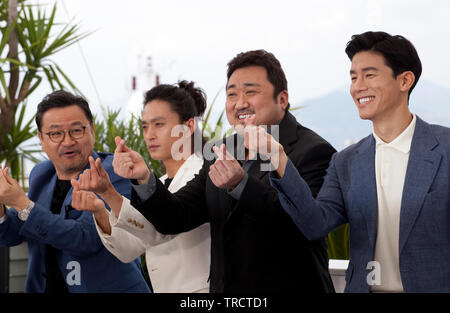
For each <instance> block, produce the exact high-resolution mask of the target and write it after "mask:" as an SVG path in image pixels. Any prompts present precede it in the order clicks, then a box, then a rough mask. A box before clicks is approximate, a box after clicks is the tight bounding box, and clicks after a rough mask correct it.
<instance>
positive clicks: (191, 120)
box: [184, 117, 196, 135]
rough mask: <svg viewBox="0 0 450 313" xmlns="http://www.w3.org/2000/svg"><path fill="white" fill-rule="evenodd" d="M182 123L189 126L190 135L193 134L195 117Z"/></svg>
mask: <svg viewBox="0 0 450 313" xmlns="http://www.w3.org/2000/svg"><path fill="white" fill-rule="evenodd" d="M184 124H185V125H186V126H187V127H189V131H190V132H191V135H193V134H194V131H195V127H196V125H195V119H194V118H193V117H191V118H190V119H188V120H187V121H186V122H184Z"/></svg>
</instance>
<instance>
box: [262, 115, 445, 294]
mask: <svg viewBox="0 0 450 313" xmlns="http://www.w3.org/2000/svg"><path fill="white" fill-rule="evenodd" d="M449 166H450V129H449V128H446V127H442V126H438V125H430V124H428V123H426V122H424V121H423V120H421V119H420V118H418V117H417V121H416V127H415V132H414V136H413V139H412V143H411V150H410V156H409V161H408V167H407V172H406V177H405V183H404V189H403V195H402V202H401V211H400V234H399V247H398V249H399V262H400V274H401V279H402V284H403V288H404V291H405V292H450V267H449V266H448V263H449V260H450V210H449V209H450V208H449V196H450V189H449V181H450V172H449ZM271 183H272V184H273V186H274V187H275V188H276V189H277V190H278V192H279V198H280V201H281V203H282V205H283V207H284V209H285V210H286V211H287V212H288V213H289V215H290V216H291V217H292V219H293V220H294V222H295V223H296V224H297V226H298V227H299V228H300V229H301V231H302V232H303V233H304V235H305V236H306V237H307V238H308V239H310V240H311V239H316V238H320V237H323V236H325V235H326V234H328V233H329V232H330V231H332V230H333V229H335V228H336V227H338V226H339V225H341V224H345V223H349V225H350V263H349V267H348V269H347V273H346V281H347V284H346V287H345V291H346V292H369V291H370V286H369V285H368V283H367V275H368V274H369V273H370V271H371V270H372V268H371V267H369V269H366V267H367V264H368V262H370V261H373V259H374V250H375V241H376V235H377V234H376V229H377V228H376V223H377V209H378V204H377V189H376V179H375V139H374V137H373V136H372V135H370V136H368V137H366V138H364V139H362V140H361V141H360V142H358V143H357V144H354V145H352V146H350V147H348V148H346V149H344V150H343V151H341V152H338V153H336V154H334V156H333V158H332V161H331V163H330V166H329V168H328V172H327V175H326V177H325V181H324V184H323V186H322V188H321V190H320V192H319V195H318V196H317V200H314V199H313V197H312V196H311V193H310V191H309V188H308V186H307V185H306V184H305V182H304V181H303V179H302V178H300V176H299V174H298V172H297V170H296V168H295V167H294V166H292V164H291V163H290V162H289V163H288V167H287V168H286V171H285V174H284V176H283V177H282V179H280V180H279V179H276V178H275V176H273V174H271ZM382 270H383V269H382V268H381V279H383V272H382Z"/></svg>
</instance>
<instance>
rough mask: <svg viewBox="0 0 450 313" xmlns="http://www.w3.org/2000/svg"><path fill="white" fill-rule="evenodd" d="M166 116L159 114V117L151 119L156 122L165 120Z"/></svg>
mask: <svg viewBox="0 0 450 313" xmlns="http://www.w3.org/2000/svg"><path fill="white" fill-rule="evenodd" d="M165 119H166V118H165V117H164V116H158V117H155V118H152V119H151V120H150V123H155V122H158V121H163V120H165Z"/></svg>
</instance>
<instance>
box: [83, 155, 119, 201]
mask: <svg viewBox="0 0 450 313" xmlns="http://www.w3.org/2000/svg"><path fill="white" fill-rule="evenodd" d="M89 164H90V167H91V168H90V169H88V170H85V171H84V172H83V173H82V174H80V176H79V177H78V185H79V187H80V189H81V190H87V191H93V192H96V193H98V194H99V195H100V196H101V195H102V194H104V193H106V192H107V191H108V190H111V189H114V186H113V185H112V184H111V181H110V180H109V176H108V173H106V171H105V169H104V168H103V166H102V162H101V160H100V158H98V159H97V160H95V161H94V158H93V157H92V156H90V157H89Z"/></svg>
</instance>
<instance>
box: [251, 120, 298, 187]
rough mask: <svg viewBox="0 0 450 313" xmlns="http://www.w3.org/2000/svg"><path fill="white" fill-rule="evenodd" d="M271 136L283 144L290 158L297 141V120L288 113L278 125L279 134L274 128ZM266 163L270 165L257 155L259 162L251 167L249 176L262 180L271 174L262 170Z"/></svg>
mask: <svg viewBox="0 0 450 313" xmlns="http://www.w3.org/2000/svg"><path fill="white" fill-rule="evenodd" d="M271 134H272V136H274V138H275V139H276V140H277V141H278V142H279V143H281V145H282V146H283V148H284V152H285V153H286V155H287V156H289V154H290V153H291V152H292V149H293V148H292V146H291V143H293V142H296V141H297V120H296V119H295V117H294V116H293V115H292V114H291V113H289V112H286V114H285V116H284V117H283V119H282V120H281V122H280V124H279V125H278V133H276V131H275V130H274V128H273V127H272V131H271ZM277 137H278V138H277ZM264 163H265V164H267V165H268V164H269V162H268V161H263V160H261V157H260V156H259V155H257V160H255V161H254V162H253V164H252V165H251V166H250V168H249V170H248V174H249V175H252V176H254V177H257V178H258V179H260V180H261V179H262V178H263V177H264V176H266V175H267V174H268V173H269V171H266V170H261V165H262V164H264Z"/></svg>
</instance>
